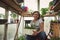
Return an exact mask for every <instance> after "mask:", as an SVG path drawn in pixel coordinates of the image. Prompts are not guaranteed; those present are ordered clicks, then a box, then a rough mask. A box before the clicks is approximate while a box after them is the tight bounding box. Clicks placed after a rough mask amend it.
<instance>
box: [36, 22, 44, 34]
mask: <svg viewBox="0 0 60 40" xmlns="http://www.w3.org/2000/svg"><path fill="white" fill-rule="evenodd" d="M39 27H40V30H39V31H38V32H37V33H40V32H42V31H44V22H41V23H40V26H39Z"/></svg>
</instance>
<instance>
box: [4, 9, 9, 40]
mask: <svg viewBox="0 0 60 40" xmlns="http://www.w3.org/2000/svg"><path fill="white" fill-rule="evenodd" d="M5 19H7V20H8V9H6V10H5ZM7 29H8V24H7V23H6V24H5V28H4V38H3V40H7Z"/></svg>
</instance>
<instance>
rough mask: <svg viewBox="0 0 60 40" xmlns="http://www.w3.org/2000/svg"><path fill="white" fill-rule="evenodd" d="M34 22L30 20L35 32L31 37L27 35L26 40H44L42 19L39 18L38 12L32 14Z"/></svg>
mask: <svg viewBox="0 0 60 40" xmlns="http://www.w3.org/2000/svg"><path fill="white" fill-rule="evenodd" d="M33 17H34V20H32V22H31V25H33V27H35V29H36V30H34V31H33V34H32V35H27V37H26V39H27V40H36V39H39V40H45V38H46V34H45V32H44V28H43V25H42V24H43V21H42V18H40V13H39V12H38V11H35V12H33Z"/></svg>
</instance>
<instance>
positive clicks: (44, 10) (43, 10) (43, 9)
mask: <svg viewBox="0 0 60 40" xmlns="http://www.w3.org/2000/svg"><path fill="white" fill-rule="evenodd" d="M47 11H48V8H41V13H42V16H43V15H45V14H46V12H47Z"/></svg>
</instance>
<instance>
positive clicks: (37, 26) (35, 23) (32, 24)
mask: <svg viewBox="0 0 60 40" xmlns="http://www.w3.org/2000/svg"><path fill="white" fill-rule="evenodd" d="M42 22H43V21H42V19H41V18H40V19H39V20H37V21H35V22H33V21H31V26H32V27H33V28H35V29H36V30H37V31H39V30H40V23H42Z"/></svg>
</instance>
